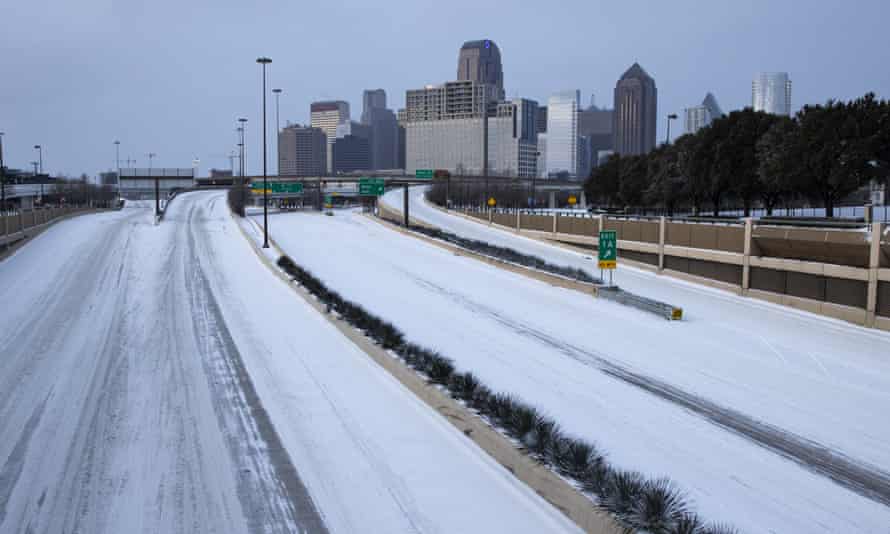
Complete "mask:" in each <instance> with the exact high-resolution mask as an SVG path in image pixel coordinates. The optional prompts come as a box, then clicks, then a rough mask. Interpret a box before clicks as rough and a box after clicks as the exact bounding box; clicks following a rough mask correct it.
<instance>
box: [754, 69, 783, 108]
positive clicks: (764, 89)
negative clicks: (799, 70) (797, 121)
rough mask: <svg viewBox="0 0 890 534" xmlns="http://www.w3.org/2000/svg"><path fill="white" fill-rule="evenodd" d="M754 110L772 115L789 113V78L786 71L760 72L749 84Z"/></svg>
mask: <svg viewBox="0 0 890 534" xmlns="http://www.w3.org/2000/svg"><path fill="white" fill-rule="evenodd" d="M751 106H752V107H753V108H754V111H763V112H765V113H771V114H773V115H785V116H786V117H787V116H790V115H791V80H790V79H789V78H788V73H787V72H761V73H758V74H757V75H756V76H755V77H754V82H753V83H752V84H751Z"/></svg>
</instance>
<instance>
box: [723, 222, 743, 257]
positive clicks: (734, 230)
mask: <svg viewBox="0 0 890 534" xmlns="http://www.w3.org/2000/svg"><path fill="white" fill-rule="evenodd" d="M717 248H718V249H720V250H725V251H727V252H738V253H739V254H743V253H744V252H745V228H744V227H741V228H740V227H736V226H718V227H717Z"/></svg>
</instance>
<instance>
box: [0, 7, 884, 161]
mask: <svg viewBox="0 0 890 534" xmlns="http://www.w3.org/2000/svg"><path fill="white" fill-rule="evenodd" d="M755 4H756V2H755ZM865 4H868V9H869V11H870V12H873V13H875V14H876V15H877V16H874V17H869V18H868V19H866V20H864V21H861V20H859V17H854V16H853V15H851V14H849V13H845V12H842V11H841V10H839V9H836V8H834V7H832V6H831V4H828V3H827V2H826V3H824V4H822V5H821V7H823V8H825V9H814V10H813V11H814V13H813V14H812V15H811V16H808V18H807V20H806V21H805V22H803V21H801V22H798V21H797V19H798V18H799V17H796V16H795V14H796V13H797V9H799V8H798V7H797V6H794V5H775V4H774V3H771V4H770V6H771V10H772V12H774V15H775V16H772V17H770V18H769V19H767V18H763V17H761V16H759V15H758V13H762V12H763V10H762V9H755V7H756V6H748V5H746V6H738V7H735V6H719V5H709V6H699V5H698V4H696V3H693V2H685V3H683V2H681V3H680V4H679V5H676V6H673V7H671V8H668V7H665V6H660V5H656V6H641V7H632V6H611V5H606V4H598V3H583V2H574V3H572V5H571V6H567V7H568V8H569V9H565V10H558V11H559V12H558V13H557V12H556V11H554V12H544V13H541V12H540V10H534V9H532V8H531V6H516V7H515V8H514V9H512V10H510V11H511V16H509V17H504V16H503V12H502V11H501V10H500V9H497V8H495V7H493V6H485V7H483V8H482V9H481V10H479V13H478V14H479V16H478V17H474V18H473V19H467V18H465V17H458V16H457V15H447V16H446V17H445V19H443V22H447V23H449V24H451V25H452V26H454V27H456V28H458V31H457V32H453V33H450V34H449V35H439V34H436V33H435V32H429V31H425V30H424V29H423V28H416V29H415V28H413V26H416V25H414V24H411V22H412V21H416V20H420V18H421V16H422V14H423V13H424V12H426V11H427V10H428V9H429V6H427V5H426V4H422V3H421V4H412V3H407V2H405V3H403V2H388V3H387V4H385V5H384V7H383V9H377V10H370V9H369V8H365V7H363V6H362V5H360V4H352V5H340V6H307V7H303V6H301V7H300V9H301V10H303V11H305V14H306V15H311V16H312V17H311V18H324V17H326V16H334V17H337V18H338V20H342V21H343V23H344V27H343V29H344V32H345V33H344V35H346V34H348V30H349V29H351V28H359V27H380V28H384V29H386V28H390V27H391V28H395V27H399V28H409V29H407V30H404V31H399V32H387V31H383V32H378V33H379V35H375V38H374V39H372V40H370V41H369V42H363V43H362V46H360V47H356V46H353V44H351V43H354V41H353V40H351V39H344V40H343V41H344V44H342V45H337V46H333V47H329V48H328V49H326V53H325V54H311V55H304V54H300V53H299V52H298V51H297V50H295V49H293V47H292V43H291V41H290V39H288V38H287V37H286V36H287V35H290V34H291V33H290V30H289V29H288V28H290V23H289V22H288V20H289V19H290V18H292V17H289V16H287V15H288V14H291V15H293V14H294V13H295V12H296V11H299V10H298V8H297V7H295V6H284V5H281V6H276V8H277V11H275V12H270V11H269V10H266V11H262V10H257V9H256V8H254V7H252V6H238V5H235V4H231V5H230V4H223V5H221V6H219V8H218V9H214V10H210V9H206V7H205V6H206V5H209V4H200V3H199V4H197V5H189V6H185V7H183V6H181V5H179V4H174V3H172V2H167V1H166V0H162V1H160V2H158V3H157V4H156V5H154V6H153V8H152V10H151V11H144V12H143V11H142V10H141V8H139V7H134V6H115V7H114V8H113V9H111V8H108V7H106V5H105V4H101V3H96V2H89V1H87V2H84V3H81V4H78V5H77V6H71V5H67V4H62V3H59V4H58V5H57V6H56V7H54V9H52V10H49V13H48V12H47V10H45V9H41V8H39V6H32V5H19V4H17V5H15V6H13V7H11V8H9V9H8V10H7V16H6V17H5V18H6V20H7V25H8V28H7V36H8V39H7V41H6V43H7V44H4V49H3V51H4V52H5V53H4V54H0V68H2V69H3V72H7V73H14V75H12V76H9V77H7V80H6V83H5V84H4V85H3V87H2V88H0V131H4V132H6V137H5V139H4V145H5V151H6V155H7V158H6V159H7V161H8V165H9V166H10V167H18V168H25V169H27V168H28V164H29V162H30V161H32V160H33V159H34V154H33V148H31V147H33V146H34V145H36V144H40V145H42V146H43V147H44V154H43V155H44V167H45V170H46V171H48V172H51V173H54V174H56V173H60V172H61V173H67V174H79V173H80V172H87V173H90V174H96V173H98V172H99V171H101V170H106V169H109V168H112V167H113V166H114V145H113V144H112V142H113V141H114V140H116V139H117V140H120V141H121V145H120V155H121V156H120V157H121V160H122V161H125V160H127V159H135V160H137V164H138V165H142V166H144V164H145V163H146V159H145V154H146V153H148V152H153V153H157V154H158V157H157V158H156V160H155V162H156V164H158V165H165V166H183V165H186V166H187V165H189V164H190V163H191V161H192V159H194V158H195V156H197V157H198V159H200V161H201V170H202V172H206V170H207V169H209V168H210V167H217V168H228V159H227V158H228V154H229V152H230V151H231V148H232V147H233V146H234V145H235V143H236V140H235V139H236V134H235V132H234V129H235V127H236V124H235V119H236V118H237V117H240V116H244V117H247V118H248V119H249V123H248V135H249V139H248V140H247V144H248V146H249V150H248V156H249V158H248V159H249V161H248V168H249V170H250V172H256V171H257V170H258V169H259V168H260V163H261V151H259V150H256V149H257V147H258V146H259V143H260V142H261V135H260V134H261V130H260V129H259V128H258V126H259V123H260V112H261V109H260V96H261V95H260V89H259V81H260V79H259V72H258V70H257V68H256V65H255V63H254V60H255V59H256V57H257V56H259V55H268V56H269V57H271V58H273V64H272V65H270V88H271V87H281V88H283V89H284V90H285V92H284V93H283V94H282V96H281V120H282V124H285V122H286V121H291V122H299V123H308V122H309V109H308V108H309V103H310V102H313V101H318V100H333V99H342V100H345V101H347V102H349V103H350V105H351V107H352V108H353V109H355V110H358V109H360V104H361V96H362V91H363V90H364V89H366V88H369V87H381V88H384V89H385V90H386V92H387V93H388V94H389V95H390V102H389V107H390V108H391V109H393V110H397V109H399V108H401V107H404V93H405V91H406V90H407V89H410V88H414V87H419V86H422V85H423V84H426V83H440V82H445V81H448V80H451V79H453V78H454V75H455V55H456V51H457V50H458V49H459V47H460V46H461V44H462V43H464V42H466V41H468V40H476V39H486V38H487V39H491V40H492V41H495V42H496V43H497V44H498V47H499V48H500V53H501V59H502V64H503V73H504V88H505V92H506V96H507V98H513V97H516V96H520V97H523V98H531V99H534V100H537V101H538V102H541V103H543V102H546V101H547V98H548V96H549V95H550V94H552V93H553V92H555V91H557V90H560V89H562V88H577V89H579V90H580V91H581V93H582V95H584V101H585V102H586V100H587V97H588V96H589V95H590V94H596V95H597V98H598V101H599V102H601V103H604V104H605V103H607V102H610V100H611V98H609V95H610V92H611V88H612V87H613V85H614V82H615V80H616V79H617V78H618V77H619V76H620V74H621V73H622V72H623V71H624V69H626V66H627V65H629V64H632V63H633V62H634V61H638V62H639V63H641V64H643V65H645V66H646V69H647V70H648V72H649V73H650V74H651V75H652V76H653V77H654V78H655V79H656V80H657V81H658V87H659V102H658V108H659V110H660V111H659V120H658V121H657V122H658V134H657V139H658V140H659V141H660V140H663V139H664V134H665V131H664V118H663V117H662V116H661V115H664V114H665V113H668V112H674V113H682V112H683V109H685V108H686V107H688V106H689V104H690V103H692V102H695V101H697V100H698V99H699V98H701V94H702V93H703V92H705V91H711V92H713V93H714V94H716V95H719V96H720V101H721V104H723V106H724V109H725V110H726V111H731V110H733V109H740V108H742V107H744V106H747V105H750V100H751V78H752V76H753V75H754V74H755V73H757V72H760V71H787V72H789V73H790V75H791V77H792V79H793V80H794V82H795V86H794V99H793V111H796V110H797V109H799V108H800V106H801V105H804V104H808V103H822V102H824V101H825V100H827V99H829V98H838V99H851V98H855V97H857V96H861V95H862V94H864V93H865V92H868V91H874V92H876V93H877V94H878V96H884V97H886V96H887V89H886V88H887V87H888V86H890V74H888V73H887V72H886V69H884V68H883V67H882V65H884V64H885V63H886V61H885V60H886V55H887V52H886V51H885V50H884V47H882V46H880V42H879V41H880V38H879V37H878V36H879V35H881V30H880V27H879V26H878V23H877V22H876V21H877V20H880V19H882V17H881V16H880V14H885V15H886V14H888V12H890V8H888V6H886V5H884V4H883V3H880V2H865ZM467 6H469V3H468V4H467ZM467 6H464V7H467ZM378 7H379V6H378ZM457 7H461V6H460V5H459V6H457ZM693 9H695V11H696V20H707V21H708V24H706V25H700V24H698V25H696V24H692V22H691V21H687V20H686V19H688V18H689V17H688V15H689V13H690V12H691V11H692V10H693ZM180 10H181V11H180ZM568 11H572V12H573V13H574V14H575V15H576V16H573V17H571V18H567V17H565V16H564V13H565V12H568ZM455 12H460V9H456V10H455ZM256 13H259V15H260V16H257V17H251V16H249V15H253V14H256ZM196 21H201V23H200V24H199V23H198V22H196ZM246 21H249V22H246ZM625 21H627V22H625ZM134 25H135V27H136V29H137V30H144V32H146V36H144V37H139V35H140V31H134ZM854 25H855V26H854ZM721 26H726V27H727V30H726V31H725V32H724V33H722V34H720V38H719V39H716V38H715V34H714V33H713V31H712V30H713V28H715V27H721ZM788 26H791V27H793V29H794V30H795V31H794V32H793V33H795V37H794V38H792V37H791V36H790V33H792V32H789V31H787V29H788V28H787V27H788ZM528 27H534V28H536V31H538V32H539V34H540V35H539V36H540V39H535V40H528V39H525V38H524V35H525V34H524V32H526V31H527V28H528ZM854 27H855V28H856V31H855V32H854V31H852V28H854ZM306 31H307V32H308V37H309V38H314V37H317V36H321V35H322V34H324V32H325V30H324V28H323V27H319V28H314V27H309V28H308V29H306ZM151 32H154V33H153V34H152V33H151ZM235 32H237V33H238V34H239V35H244V36H245V39H234V40H233V39H231V38H230V34H232V33H235ZM391 34H393V35H391ZM591 35H595V36H596V37H591ZM835 36H837V37H835ZM841 36H843V37H841ZM626 39H631V40H633V41H634V44H633V46H626V45H622V46H618V43H623V42H624V41H625V40H626ZM109 41H115V42H117V43H118V45H116V46H115V47H108V46H107V43H108V42H109ZM666 42H667V43H670V44H669V46H665V44H664V43H666ZM541 43H546V44H545V45H542V44H541ZM394 57H401V58H404V59H403V61H400V62H399V63H397V65H399V66H402V65H404V67H405V68H393V58H394ZM814 58H817V59H814ZM184 81H185V82H187V83H183V82H184ZM609 105H610V106H611V104H609ZM268 111H269V112H270V113H271V114H272V115H273V116H274V99H272V100H270V107H269V110H268ZM271 123H272V121H271V120H270V134H273V133H274V131H273V129H272V128H274V127H273V126H271ZM71 131H77V132H78V135H76V136H72V135H70V133H69V132H71ZM680 131H681V129H680V128H677V129H675V130H674V132H675V133H679V132H680ZM271 157H274V155H270V158H271Z"/></svg>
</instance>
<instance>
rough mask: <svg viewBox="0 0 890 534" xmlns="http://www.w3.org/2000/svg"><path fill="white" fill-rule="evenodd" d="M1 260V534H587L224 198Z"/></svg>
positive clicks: (67, 235) (92, 222)
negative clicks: (281, 264) (374, 357)
mask: <svg viewBox="0 0 890 534" xmlns="http://www.w3.org/2000/svg"><path fill="white" fill-rule="evenodd" d="M138 206H139V205H138V204H137V207H132V208H127V209H124V210H122V211H120V212H113V213H104V214H100V215H90V216H83V217H78V218H74V219H71V220H68V221H64V222H61V223H59V224H56V225H54V226H52V227H51V228H49V229H48V230H47V231H46V232H44V233H43V234H41V235H40V236H38V237H37V238H35V239H34V240H33V241H32V242H30V243H28V244H27V245H25V246H24V247H23V248H21V249H20V250H19V251H18V252H16V253H15V254H14V255H13V256H12V257H10V258H8V259H7V260H5V261H3V262H0V300H2V301H3V302H5V303H6V304H7V305H6V306H4V307H3V308H2V310H0V354H2V358H0V436H2V439H0V533H18V532H35V533H43V532H47V533H56V532H90V533H101V532H108V533H111V532H115V533H116V532H227V533H228V532H298V531H299V532H328V531H329V532H344V533H346V532H420V531H423V532H530V533H531V532H535V533H536V532H565V531H573V526H572V525H571V524H569V523H568V522H567V520H566V519H565V518H564V517H563V516H562V515H561V514H560V513H558V512H557V511H556V510H555V509H553V508H552V507H550V506H549V505H548V504H546V503H545V502H544V501H543V500H542V499H541V498H539V497H538V496H537V495H535V494H534V493H533V492H532V491H531V490H529V489H528V488H526V487H525V486H524V485H522V484H519V483H518V482H517V481H516V480H515V479H514V478H513V477H512V475H510V474H509V473H508V472H507V471H506V470H504V469H503V468H502V467H500V466H499V465H497V464H495V463H494V462H493V461H492V460H490V459H489V457H488V456H487V455H485V454H484V453H483V452H482V451H481V450H479V449H478V448H477V447H476V446H475V445H474V444H473V443H472V442H471V441H469V440H468V439H466V438H465V437H464V436H463V435H462V434H460V433H459V432H458V431H457V430H455V429H454V428H453V427H452V426H451V425H450V424H448V423H447V422H446V421H445V420H444V419H443V418H442V417H440V416H439V415H438V414H436V413H435V412H433V411H431V410H430V409H428V408H427V407H426V406H425V405H423V404H421V403H420V402H419V401H418V400H417V399H416V398H415V397H414V396H413V395H411V394H410V393H409V392H408V391H407V390H405V389H404V388H403V387H402V386H401V385H400V384H399V383H398V382H396V381H395V380H394V379H393V378H391V376H390V375H389V374H388V373H386V372H385V371H384V370H382V369H381V368H379V367H378V366H377V365H376V364H374V363H373V362H372V361H371V360H370V359H369V357H368V356H367V355H365V354H364V353H362V352H360V351H359V349H358V348H357V347H355V346H354V345H353V344H352V343H350V342H349V341H348V340H347V339H346V338H344V337H343V336H342V335H341V334H340V333H339V332H338V331H337V330H336V329H335V328H334V327H333V326H331V325H330V324H329V323H327V322H326V321H325V320H324V318H323V317H321V316H320V315H319V314H318V313H316V312H315V311H314V310H313V309H312V308H311V307H310V306H308V305H307V304H306V303H305V302H303V301H302V300H301V299H300V298H299V297H298V296H296V295H295V294H293V293H292V292H291V290H290V289H288V288H287V287H286V286H285V284H284V283H283V282H282V281H281V280H280V279H278V278H277V277H275V276H274V275H273V274H272V273H271V272H270V271H269V270H268V269H267V268H266V267H265V266H264V265H262V264H261V263H260V261H259V260H258V258H257V257H256V255H255V254H254V253H253V251H252V250H251V248H250V246H249V244H248V243H247V241H246V240H245V239H244V237H243V236H242V235H241V233H240V232H239V230H238V228H237V226H236V222H235V221H234V220H232V219H231V218H230V216H229V214H228V209H227V207H226V203H225V195H224V193H221V192H207V193H188V194H184V195H181V196H179V197H177V198H176V200H174V201H173V202H172V203H171V205H170V210H169V212H168V213H167V216H166V218H165V220H164V222H163V223H161V224H160V225H159V226H155V225H153V224H152V219H153V217H152V212H151V208H149V207H138Z"/></svg>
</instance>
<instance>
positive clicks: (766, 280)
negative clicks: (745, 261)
mask: <svg viewBox="0 0 890 534" xmlns="http://www.w3.org/2000/svg"><path fill="white" fill-rule="evenodd" d="M785 274H786V273H785V271H777V270H775V269H767V268H764V267H751V275H750V280H749V286H750V287H751V289H759V290H761V291H769V292H770V293H776V294H779V295H784V294H785V284H786V277H785Z"/></svg>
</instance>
